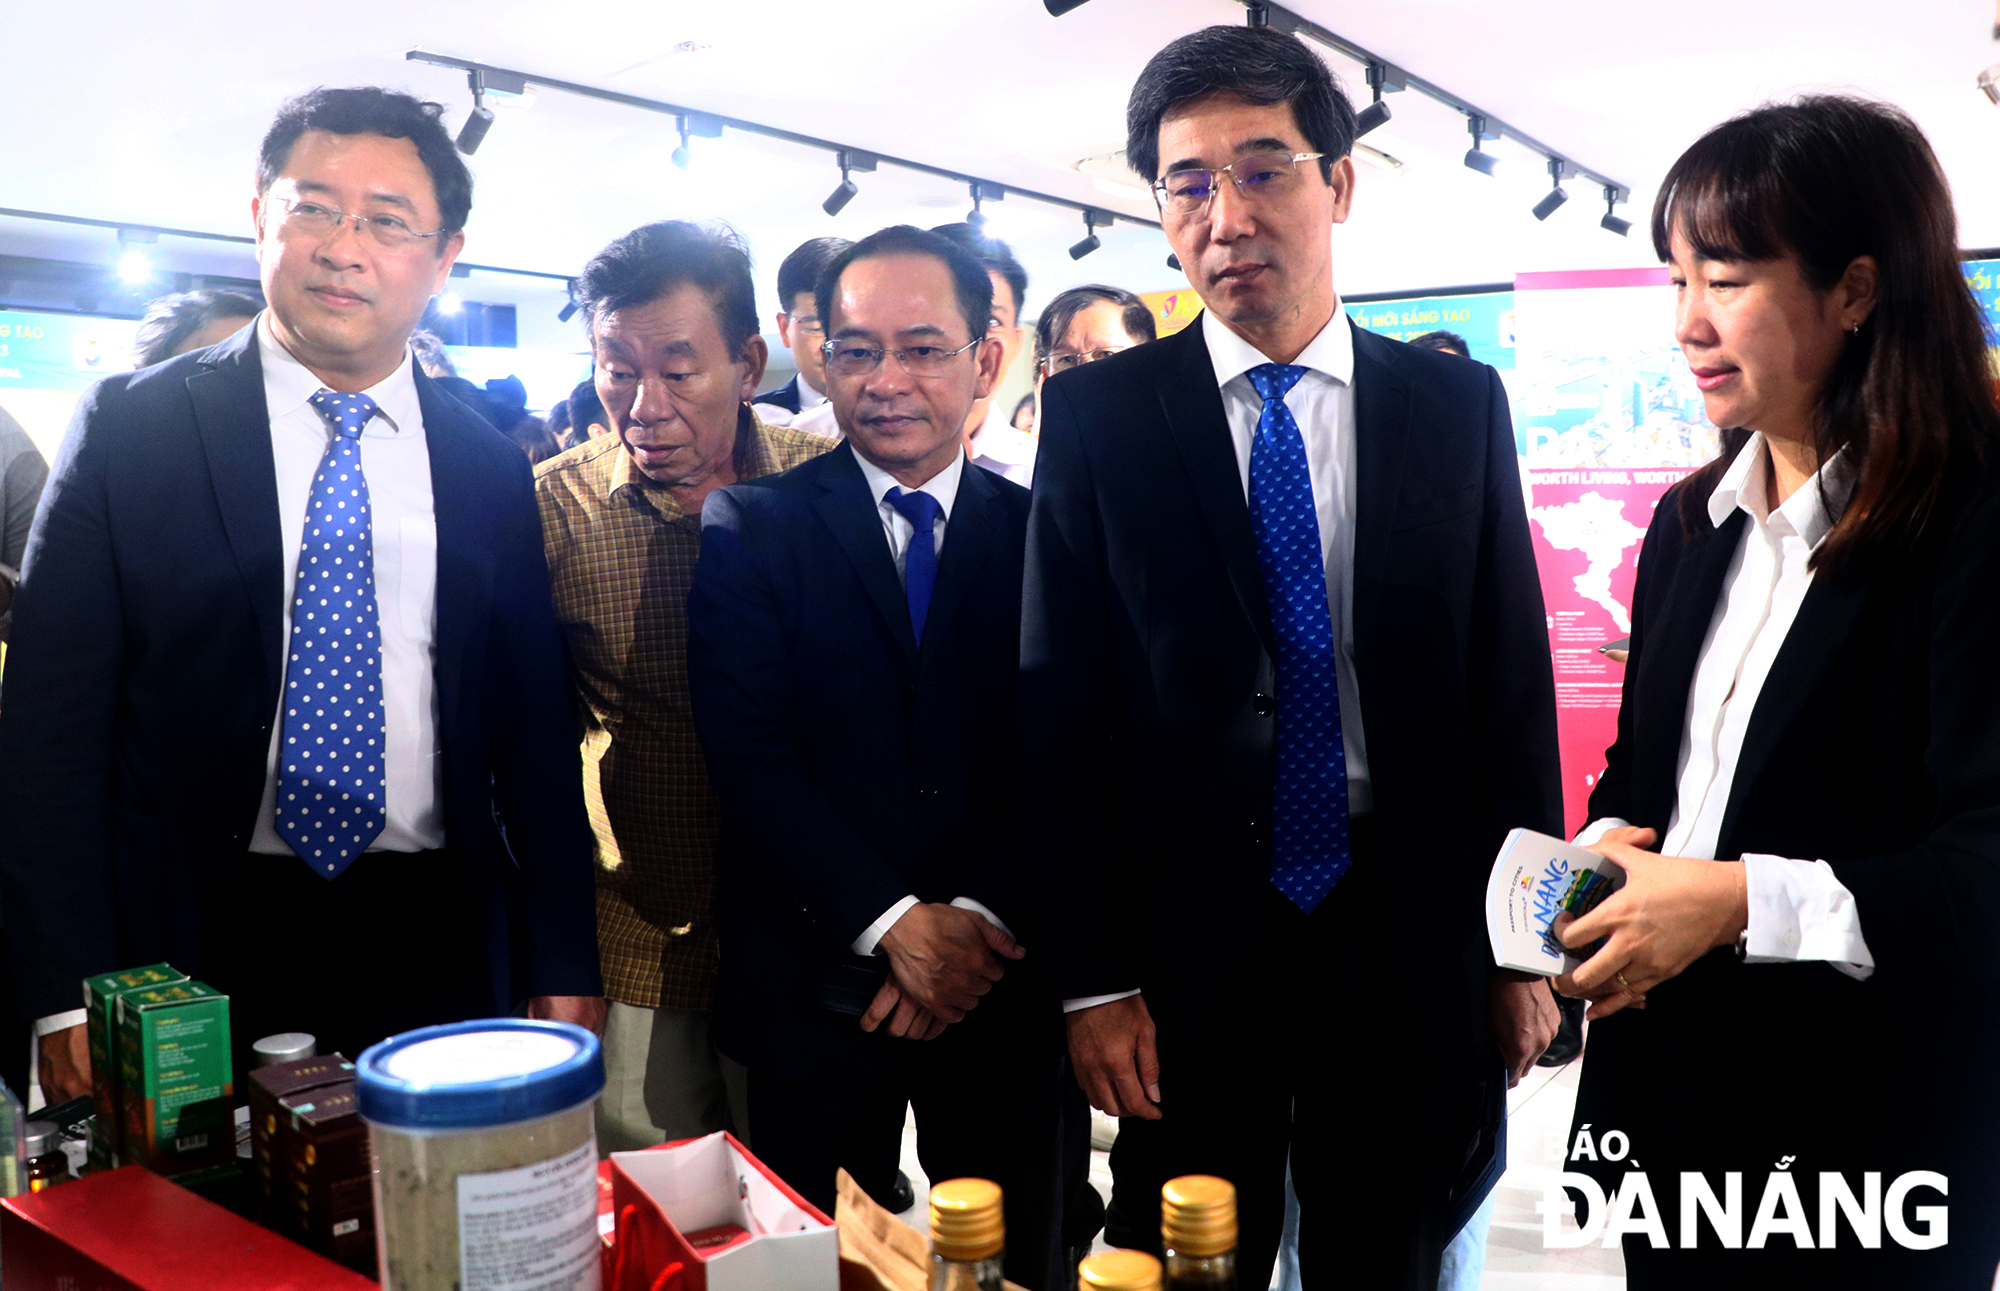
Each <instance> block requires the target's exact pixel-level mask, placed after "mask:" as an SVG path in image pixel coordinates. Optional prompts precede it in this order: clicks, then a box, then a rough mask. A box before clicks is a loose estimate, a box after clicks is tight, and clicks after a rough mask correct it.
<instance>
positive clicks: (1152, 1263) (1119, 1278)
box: [1076, 1251, 1160, 1291]
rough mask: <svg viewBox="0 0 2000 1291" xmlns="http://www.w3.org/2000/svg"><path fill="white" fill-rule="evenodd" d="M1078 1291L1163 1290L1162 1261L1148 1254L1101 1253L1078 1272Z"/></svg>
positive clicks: (1087, 1260) (1084, 1262)
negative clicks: (1161, 1282) (1161, 1283)
mask: <svg viewBox="0 0 2000 1291" xmlns="http://www.w3.org/2000/svg"><path fill="white" fill-rule="evenodd" d="M1076 1285H1077V1288H1078V1291H1160V1262H1159V1261H1158V1260H1156V1259H1154V1258H1153V1257H1152V1256H1150V1255H1148V1254H1146V1253H1145V1252H1144V1251H1099V1252H1098V1253H1097V1254H1095V1255H1086V1256H1084V1257H1083V1263H1082V1264H1079V1265H1078V1266H1077V1269H1076Z"/></svg>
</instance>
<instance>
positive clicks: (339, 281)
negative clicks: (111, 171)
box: [0, 87, 603, 1102]
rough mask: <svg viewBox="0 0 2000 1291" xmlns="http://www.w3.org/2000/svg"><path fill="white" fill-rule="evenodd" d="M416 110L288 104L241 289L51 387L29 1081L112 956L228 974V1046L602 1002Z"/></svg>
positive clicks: (313, 95) (570, 767) (28, 764)
mask: <svg viewBox="0 0 2000 1291" xmlns="http://www.w3.org/2000/svg"><path fill="white" fill-rule="evenodd" d="M442 114H443V109H442V108H441V107H440V106H439V105H438V104H435V103H422V102H419V101H418V100H416V99H414V98H411V97H410V96H408V95H406V94H400V93H397V92H394V91H390V90H383V89H377V88H372V87H362V88H352V89H317V90H313V91H311V92H309V93H307V94H304V95H302V96H300V97H298V98H296V99H292V100H290V101H289V102H287V103H286V104H284V106H283V107H282V108H281V109H280V110H279V112H278V115H277V117H276V119H275V121H274V122H273V123H272V125H271V128H270V130H269V132H268V133H267V134H266V135H265V137H264V141H263V145H262V148H261V151H260V154H259V157H258V164H257V170H256V186H255V189H254V192H253V199H252V203H251V215H252V220H253V222H254V227H255V232H256V246H257V256H258V262H259V268H260V270H261V277H262V282H263V288H264V296H265V299H266V300H268V301H269V302H270V306H269V308H268V309H266V310H265V311H264V312H263V313H262V314H261V315H259V317H258V321H257V324H256V325H255V326H254V327H248V328H244V329H242V330H240V331H238V332H237V333H235V335H233V336H232V337H230V338H229V339H228V340H226V341H223V342H222V343H220V344H218V345H214V346H211V347H209V348H207V349H205V350H199V351H196V352H194V353H191V354H185V355H182V356H181V357H180V358H177V359H172V360H169V361H168V362H167V363H164V364H161V365H159V366H156V367H151V368H146V369H142V370H140V371H138V372H135V373H127V374H120V375H117V376H112V377H108V378H106V379H105V380H103V381H101V382H99V383H98V384H97V385H96V386H95V387H93V388H92V389H91V390H90V392H88V393H87V394H86V395H85V396H84V397H83V399H82V401H81V402H80V403H79V404H78V405H77V412H76V418H75V420H74V422H73V423H72V424H71V427H70V431H69V434H68V436H67V438H65V440H64V441H63V450H62V453H61V454H60V455H59V457H58V459H57V462H56V465H55V469H54V471H53V472H52V474H51V476H50V483H49V490H48V493H47V495H46V498H45V501H44V505H43V506H42V508H41V510H40V512H39V514H38V515H37V517H36V521H35V526H34V529H33V530H32V531H31V533H30V535H29V539H28V551H27V556H26V564H25V567H24V569H23V571H22V579H21V588H20V593H19V596H18V598H17V600H16V603H15V619H14V639H13V642H12V643H11V645H10V647H9V656H8V660H7V670H6V692H5V699H4V703H0V908H3V909H4V910H5V912H6V928H7V941H8V943H9V950H10V953H11V961H12V965H13V974H14V989H15V994H16V998H17V1000H18V1002H19V1004H20V1005H21V1006H22V1012H23V1014H24V1015H25V1016H29V1017H34V1018H38V1019H41V1021H39V1022H38V1023H37V1030H39V1031H42V1032H43V1033H44V1034H43V1038H42V1041H41V1066H42V1079H41V1084H42V1088H43V1089H44V1090H45V1091H47V1094H48V1097H49V1099H50V1101H52V1102H60V1101H62V1100H64V1099H66V1098H70V1097H74V1096H76V1095H78V1094H83V1093H88V1092H89V1089H90V1069H89V1054H88V1049H87V1047H86V1045H85V1042H84V1028H83V1026H82V1025H81V1023H82V1018H81V1016H80V1013H81V1010H78V1009H77V1008H76V1006H77V1005H78V1004H79V1003H80V1000H79V994H78V989H79V983H80V982H81V981H82V980H83V979H84V978H85V977H88V976H91V975H93V974H97V973H105V972H111V971H114V970H116V969H120V968H126V967H129V966H131V965H133V964H148V963H154V962H158V961H166V962H168V963H171V964H173V965H174V966H175V967H176V968H179V969H181V970H182V971H184V972H187V973H189V974H190V975H192V976H194V977H196V978H198V979H200V980H202V981H205V982H208V983H210V984H211V985H213V986H214V987H216V988H217V989H218V990H221V991H223V992H224V993H226V994H228V995H229V996H230V997H231V998H230V1013H231V1030H232V1034H233V1036H234V1037H235V1040H236V1049H237V1053H236V1057H237V1061H238V1063H239V1069H240V1064H242V1063H243V1061H244V1059H246V1058H247V1057H248V1052H249V1046H250V1045H251V1043H252V1042H253V1041H255V1040H256V1039H258V1038H259V1037H261V1036H265V1035H269V1034H272V1033H274V1032H279V1031H307V1032H310V1033H312V1034H313V1035H315V1036H316V1037H318V1040H319V1044H320V1046H321V1048H322V1049H323V1050H328V1051H331V1050H339V1051H340V1052H343V1053H348V1054H354V1053H358V1052H359V1051H360V1049H361V1048H362V1047H365V1046H367V1045H369V1044H373V1043H374V1042H376V1041H378V1040H381V1039H382V1038H383V1037H385V1036H387V1035H390V1034H393V1033H396V1032H400V1031H407V1030H410V1029H412V1028H415V1027H419V1026H426V1025H430V1024H433V1023H443V1022H453V1021H458V1020H461V1019H467V1018H481V1017H492V1016H495V1015H500V1014H507V1013H511V1012H513V1011H515V1009H517V1008H518V1007H520V1006H521V1005H522V1003H523V1002H524V1000H525V1004H526V1008H527V1010H528V1012H529V1014H530V1015H531V1016H534V1017H543V1018H557V1019H562V1020H565V1021H571V1022H577V1023H580V1024H582V1025H586V1026H592V1027H595V1026H597V1025H599V1024H600V1023H601V1021H602V1017H603V1001H602V999H601V998H600V997H601V995H602V988H601V985H600V982H599V977H598V968H597V939H596V933H595V928H594V926H593V925H594V920H593V917H592V909H591V888H590V882H591V881H590V851H589V848H590V833H589V823H588V821H587V819H586V817H585V815H584V810H583V793H582V786H581V784H580V782H579V781H580V777H579V774H578V759H577V752H576V734H575V727H574V725H573V724H572V720H571V716H570V712H569V706H568V704H567V702H566V692H567V682H566V679H565V677H564V674H563V663H562V641H561V638H560V637H559V636H558V634H557V632H556V626H555V619H554V616H553V614H552V613H551V611H550V607H549V582H548V573H547V566H546V564H545V562H544V561H543V558H542V545H541V541H540V539H541V531H540V526H539V524H538V523H537V519H536V513H535V499H534V488H533V482H532V480H531V478H530V474H529V470H528V465H527V463H526V462H525V461H523V460H522V458H521V454H520V453H519V452H518V451H517V450H516V449H514V448H513V447H512V446H511V445H509V444H508V443H507V441H506V440H504V439H502V438H501V437H500V436H498V435H496V434H495V433H494V432H493V431H492V430H491V429H490V428H489V427H487V426H486V425H485V424H484V423H482V422H481V421H480V420H479V419H478V418H477V417H475V416H473V415H472V414H471V413H469V412H468V411H466V410H465V409H464V408H463V407H462V406H461V405H459V404H458V403H457V402H456V401H455V400H453V399H450V398H448V397H446V396H444V395H442V394H440V393H439V391H438V390H437V388H436V386H435V385H434V384H433V383H432V382H431V380H430V378H428V377H426V376H424V375H422V373H421V372H419V371H418V370H417V369H416V366H415V364H414V362H413V360H412V358H411V353H410V346H409V341H410V333H411V331H412V330H413V329H414V328H415V327H416V324H417V320H418V319H419V318H421V317H422V316H423V312H424V308H425V306H426V304H427V303H428V302H429V300H430V298H431V296H432V295H433V294H434V293H436V292H438V291H441V290H443V288H444V286H445V284H446V282H447V281H448V278H449V275H450V272H451V266H452V261H453V260H454V259H455V258H456V257H457V255H458V253H459V250H460V248H461V247H462V246H463V244H464V233H463V229H464V227H465V223H466V217H467V214H468V212H469V210H470V208H471V204H472V178H471V176H470V175H469V174H468V173H467V172H466V169H465V164H464V162H463V161H462V160H461V159H460V158H459V155H458V152H457V150H456V149H455V148H454V147H453V146H452V141H451V136H450V134H448V133H447V132H446V130H445V128H444V126H443V125H442V123H441V121H440V118H441V116H442ZM364 553H365V555H364ZM350 555H352V561H350ZM350 641H358V642H361V643H362V644H360V645H358V646H349V647H348V648H347V649H345V650H343V649H341V647H340V646H339V645H336V644H335V643H336V642H343V643H344V642H350ZM371 642H372V643H373V644H369V643H371ZM322 694H339V695H347V694H353V695H356V696H361V697H362V698H360V699H359V700H358V701H357V702H354V703H352V705H351V706H348V705H343V704H335V703H333V702H329V701H325V700H321V699H319V698H318V697H319V696H320V695H322ZM370 697H372V698H370ZM321 748H327V749H340V750H347V749H354V750H367V752H362V753H358V754H354V755H350V756H340V757H334V756H322V755H321V754H320V753H319V752H318V750H320V749H321ZM503 828H504V830H505V834H504V837H503V835H502V832H501V831H502V829H503ZM71 1010H75V1012H74V1013H71V1012H69V1011H71Z"/></svg>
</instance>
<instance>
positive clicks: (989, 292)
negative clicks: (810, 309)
mask: <svg viewBox="0 0 2000 1291" xmlns="http://www.w3.org/2000/svg"><path fill="white" fill-rule="evenodd" d="M894 255H916V256H935V257H937V258H938V259H940V260H942V261H944V263H945V267H946V268H947V269H949V270H951V282H952V286H953V287H954V288H955V289H956V291H957V295H958V312H959V313H960V314H962V315H964V317H965V327H966V334H967V335H966V339H967V340H972V341H977V340H981V339H983V338H984V337H985V336H986V333H987V331H988V329H989V328H990V326H991V324H992V320H993V280H992V279H991V278H988V277H987V276H986V266H985V265H983V264H981V263H980V262H979V260H978V259H977V258H975V257H974V256H973V254H972V253H971V252H970V251H967V250H966V249H965V248H964V247H963V246H961V245H960V244H959V243H957V242H954V241H952V240H951V239H950V238H947V237H943V236H941V235H939V234H937V233H934V232H933V233H927V232H925V231H924V230H922V229H920V228H918V227H917V226H916V225H914V224H892V225H890V226H889V227H888V228H886V229H882V230H880V231H879V232H875V233H870V234H869V235H868V236H867V237H865V238H863V239H861V240H860V241H859V242H857V243H855V244H854V245H853V246H851V247H849V248H847V250H845V251H843V252H841V253H840V255H839V256H838V257H836V258H835V260H834V262H833V263H832V264H830V265H828V266H827V267H826V272H825V273H822V274H821V275H820V276H819V282H818V283H817V284H816V285H815V286H814V288H813V293H814V294H815V295H816V296H818V297H819V302H820V325H821V326H822V327H824V328H825V329H826V334H827V335H828V336H832V335H833V332H834V327H833V319H832V318H831V317H829V315H830V314H831V313H832V311H833V302H834V300H835V299H836V298H837V297H838V295H839V292H840V275H842V274H843V273H846V272H847V267H848V266H849V265H851V264H853V263H854V262H855V261H856V260H874V259H878V258H880V257H882V256H894Z"/></svg>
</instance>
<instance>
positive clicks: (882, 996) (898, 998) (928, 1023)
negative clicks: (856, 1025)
mask: <svg viewBox="0 0 2000 1291" xmlns="http://www.w3.org/2000/svg"><path fill="white" fill-rule="evenodd" d="M892 1015H893V1016H892ZM884 1018H888V1019H889V1034H890V1035H892V1036H895V1037H896V1038H897V1039H898V1040H935V1039H937V1038H938V1037H939V1036H941V1035H943V1034H944V1028H945V1023H944V1019H942V1018H940V1017H939V1016H938V1015H937V1014H935V1013H927V1012H925V1011H924V1010H923V1009H921V1008H918V1007H917V1005H916V1002H915V1001H913V1000H911V999H910V998H909V997H908V996H906V995H904V994H903V992H902V991H901V990H900V989H899V988H898V987H897V986H896V981H895V979H894V978H890V979H889V980H888V981H885V982H883V983H882V989H881V990H879V991H876V992H875V999H874V1001H873V1002H872V1003H870V1004H869V1006H868V1011H867V1012H866V1013H863V1014H862V1015H861V1029H862V1030H863V1031H873V1030H874V1029H875V1028H876V1027H879V1026H881V1025H882V1019H884Z"/></svg>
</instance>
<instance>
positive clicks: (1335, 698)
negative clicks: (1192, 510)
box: [1249, 363, 1352, 914]
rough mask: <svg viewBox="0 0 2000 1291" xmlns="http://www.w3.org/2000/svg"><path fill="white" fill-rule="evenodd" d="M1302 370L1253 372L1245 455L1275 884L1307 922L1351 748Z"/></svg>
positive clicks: (1343, 839)
mask: <svg viewBox="0 0 2000 1291" xmlns="http://www.w3.org/2000/svg"><path fill="white" fill-rule="evenodd" d="M1305 374H1306V370H1305V369H1304V368H1301V367H1294V366H1291V365H1290V364H1283V363H1265V364H1262V365H1260V366H1258V367H1254V368H1251V369H1250V372H1249V377H1250V384H1251V385H1252V386H1254V387H1255V388H1256V390H1257V393H1258V395H1259V396H1260V397H1262V398H1263V400H1264V411H1263V413H1262V415H1261V416H1259V417H1258V418H1257V438H1256V439H1255V440H1254V441H1253V442H1252V444H1251V447H1250V522H1251V524H1252V526H1253V527H1255V529H1256V531H1257V566H1258V568H1259V569H1261V570H1262V571H1263V573H1264V593H1265V597H1266V598H1267V599H1268V601H1269V602H1270V606H1271V635H1272V638H1273V641H1274V643H1275V645H1276V647H1277V648H1276V650H1275V652H1274V653H1275V656H1276V657H1275V659H1274V660H1273V663H1274V664H1275V666H1276V670H1277V678H1278V711H1277V721H1278V729H1277V753H1278V783H1277V786H1276V791H1275V793H1274V794H1273V800H1272V807H1273V813H1274V814H1273V820H1272V830H1271V882H1272V883H1274V884H1276V885H1277V888H1278V891H1280V892H1282V893H1284V894H1285V895H1286V896H1287V897H1289V898H1290V899H1291V901H1292V903H1293V904H1294V905H1296V906H1298V907H1299V909H1301V910H1304V911H1305V912H1306V913H1308V914H1310V913H1312V911H1313V908H1314V907H1315V906H1317V905H1318V904H1319V903H1320V902H1321V901H1322V900H1323V899H1324V898H1325V897H1326V894H1327V893H1329V892H1331V891H1332V890H1333V885H1334V884H1335V883H1338V882H1339V881H1340V876H1341V875H1343V874H1345V873H1346V872H1347V866H1348V864H1349V862H1350V860H1351V859H1352V858H1351V856H1350V855H1349V853H1348V839H1347V750H1346V747H1345V746H1344V745H1343V744H1342V743H1341V738H1340V680H1339V675H1338V673H1337V672H1336V671H1335V668H1334V655H1333V648H1334V647H1333V614H1332V613H1331V611H1330V610H1329V609H1328V606H1327V599H1326V563H1325V560H1324V559H1323V557H1322V555H1321V548H1320V538H1319V515H1318V513H1317V512H1316V511H1315V510H1314V509H1313V492H1312V472H1311V470H1310V469H1309V468H1308V466H1307V464H1306V444H1305V440H1304V438H1303V437H1301V436H1300V434H1299V423H1298V422H1297V421H1296V420H1295V419H1294V418H1293V417H1292V410H1291V409H1290V408H1288V407H1286V406H1285V395H1286V393H1287V392H1288V391H1290V390H1291V388H1292V387H1293V386H1294V385H1297V384H1298V380H1299V378H1300V377H1302V376H1304V375H1305Z"/></svg>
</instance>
